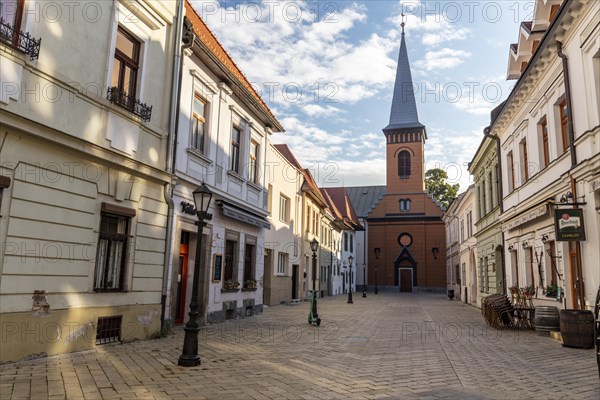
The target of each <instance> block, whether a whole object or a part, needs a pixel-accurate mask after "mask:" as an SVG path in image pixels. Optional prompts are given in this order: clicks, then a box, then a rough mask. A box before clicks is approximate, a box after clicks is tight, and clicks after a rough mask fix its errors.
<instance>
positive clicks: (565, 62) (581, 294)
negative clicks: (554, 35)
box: [556, 41, 585, 310]
mask: <svg viewBox="0 0 600 400" xmlns="http://www.w3.org/2000/svg"><path fill="white" fill-rule="evenodd" d="M556 45H557V49H556V54H557V55H558V56H559V57H560V58H561V60H562V66H563V80H564V82H565V100H566V102H567V116H568V118H569V123H568V124H567V127H568V129H569V150H570V152H571V168H573V167H575V166H576V165H577V153H576V152H575V124H574V120H573V101H572V97H571V80H570V78H569V59H568V58H567V56H566V55H565V54H564V53H563V51H562V50H563V47H562V43H561V42H559V41H556ZM569 176H570V178H571V193H573V198H574V199H575V202H577V185H576V181H575V178H573V176H572V175H571V174H570V173H569ZM573 207H576V206H573ZM575 252H576V254H577V265H576V270H577V280H576V282H575V284H576V285H577V287H576V291H577V299H578V302H579V307H580V308H581V309H582V310H585V289H584V284H583V267H582V263H581V243H580V242H576V243H575Z"/></svg>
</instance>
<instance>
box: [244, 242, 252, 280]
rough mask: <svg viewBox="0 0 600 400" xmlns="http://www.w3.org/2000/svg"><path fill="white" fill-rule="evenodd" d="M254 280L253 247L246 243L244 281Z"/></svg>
mask: <svg viewBox="0 0 600 400" xmlns="http://www.w3.org/2000/svg"><path fill="white" fill-rule="evenodd" d="M249 280H254V245H253V244H250V243H246V248H245V249H244V281H249Z"/></svg>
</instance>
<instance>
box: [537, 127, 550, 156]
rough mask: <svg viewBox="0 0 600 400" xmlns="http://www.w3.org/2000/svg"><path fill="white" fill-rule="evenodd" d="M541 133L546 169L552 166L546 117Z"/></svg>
mask: <svg viewBox="0 0 600 400" xmlns="http://www.w3.org/2000/svg"><path fill="white" fill-rule="evenodd" d="M539 126H540V133H541V135H542V167H543V168H546V167H547V166H548V164H550V146H549V143H548V121H547V120H546V117H544V118H542V120H541V121H540V124H539Z"/></svg>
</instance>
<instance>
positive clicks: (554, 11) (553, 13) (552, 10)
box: [548, 4, 560, 22]
mask: <svg viewBox="0 0 600 400" xmlns="http://www.w3.org/2000/svg"><path fill="white" fill-rule="evenodd" d="M559 9H560V4H554V5H553V6H552V7H550V17H549V18H548V19H549V21H550V22H552V21H554V18H555V17H556V14H558V10H559Z"/></svg>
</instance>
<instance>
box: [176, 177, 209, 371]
mask: <svg viewBox="0 0 600 400" xmlns="http://www.w3.org/2000/svg"><path fill="white" fill-rule="evenodd" d="M193 195H194V204H195V205H196V215H197V216H198V223H197V225H198V241H197V243H196V259H195V260H194V282H193V286H192V300H191V301H190V313H189V316H190V318H189V319H188V322H187V324H186V325H185V328H183V330H184V331H185V337H184V339H183V351H182V353H181V356H179V362H178V363H177V364H179V365H180V366H182V367H195V366H197V365H200V355H199V354H198V332H199V331H200V323H199V322H198V316H199V315H200V302H199V301H198V297H199V296H198V291H199V288H200V279H201V278H200V277H201V275H202V287H203V288H204V274H201V273H200V258H201V257H202V231H203V229H204V227H205V226H206V222H205V220H211V219H212V215H211V214H209V213H208V207H209V206H210V200H211V199H212V192H211V191H210V189H209V188H208V187H207V186H206V185H205V184H204V182H202V185H201V186H200V187H199V188H197V189H196V190H194V193H193Z"/></svg>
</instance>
